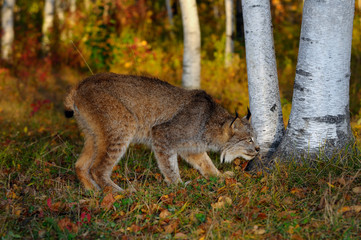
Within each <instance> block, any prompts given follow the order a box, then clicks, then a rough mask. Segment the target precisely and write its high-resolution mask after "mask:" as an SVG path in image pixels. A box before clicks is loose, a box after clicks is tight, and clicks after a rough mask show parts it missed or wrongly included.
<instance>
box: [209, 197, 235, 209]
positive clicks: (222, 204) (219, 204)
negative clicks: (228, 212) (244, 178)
mask: <svg viewBox="0 0 361 240" xmlns="http://www.w3.org/2000/svg"><path fill="white" fill-rule="evenodd" d="M231 204H232V199H230V198H229V197H227V196H221V197H219V198H218V201H217V202H216V203H212V204H211V205H212V208H213V209H221V208H223V207H225V206H227V205H231Z"/></svg>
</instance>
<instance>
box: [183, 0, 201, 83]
mask: <svg viewBox="0 0 361 240" xmlns="http://www.w3.org/2000/svg"><path fill="white" fill-rule="evenodd" d="M179 2H180V6H181V12H182V22H183V35H184V48H183V49H184V50H183V75H182V85H183V87H184V88H189V89H196V88H200V74H201V53H200V50H201V32H200V27H199V20H198V13H197V5H196V1H195V0H180V1H179Z"/></svg>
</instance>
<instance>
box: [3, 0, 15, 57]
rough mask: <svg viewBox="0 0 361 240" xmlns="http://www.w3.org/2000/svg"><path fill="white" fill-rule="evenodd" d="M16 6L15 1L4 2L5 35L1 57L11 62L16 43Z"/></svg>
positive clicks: (5, 0) (7, 0)
mask: <svg viewBox="0 0 361 240" xmlns="http://www.w3.org/2000/svg"><path fill="white" fill-rule="evenodd" d="M14 6H15V0H4V2H3V6H2V9H1V16H2V19H1V25H2V31H3V35H2V37H1V50H2V52H1V57H2V59H4V60H6V61H9V60H10V55H11V52H12V51H11V50H12V46H13V42H14Z"/></svg>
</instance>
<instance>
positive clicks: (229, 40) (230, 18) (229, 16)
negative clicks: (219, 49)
mask: <svg viewBox="0 0 361 240" xmlns="http://www.w3.org/2000/svg"><path fill="white" fill-rule="evenodd" d="M225 11H226V47H225V54H224V55H225V56H224V57H225V63H224V64H225V67H229V66H230V65H231V63H232V54H233V48H234V45H233V37H234V14H233V0H225Z"/></svg>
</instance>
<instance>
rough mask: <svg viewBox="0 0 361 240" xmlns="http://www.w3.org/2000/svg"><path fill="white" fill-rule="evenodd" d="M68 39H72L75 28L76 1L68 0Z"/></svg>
mask: <svg viewBox="0 0 361 240" xmlns="http://www.w3.org/2000/svg"><path fill="white" fill-rule="evenodd" d="M69 11H70V18H69V28H70V29H69V38H70V39H72V38H73V27H74V26H75V12H76V0H70V7H69Z"/></svg>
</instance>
